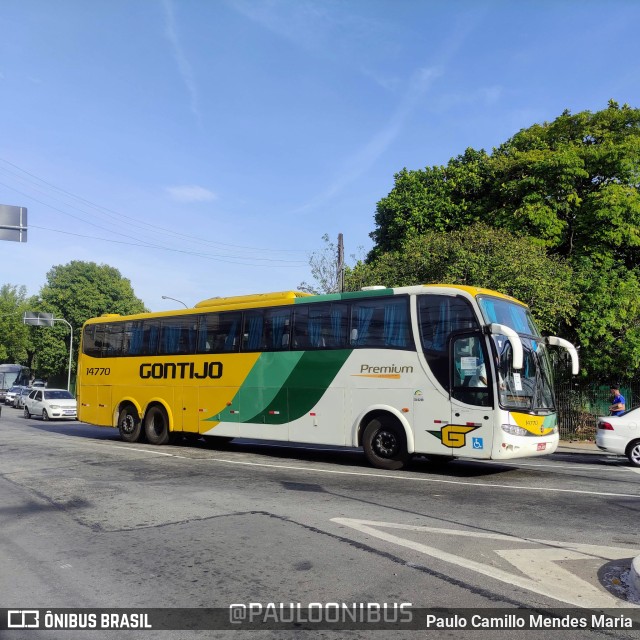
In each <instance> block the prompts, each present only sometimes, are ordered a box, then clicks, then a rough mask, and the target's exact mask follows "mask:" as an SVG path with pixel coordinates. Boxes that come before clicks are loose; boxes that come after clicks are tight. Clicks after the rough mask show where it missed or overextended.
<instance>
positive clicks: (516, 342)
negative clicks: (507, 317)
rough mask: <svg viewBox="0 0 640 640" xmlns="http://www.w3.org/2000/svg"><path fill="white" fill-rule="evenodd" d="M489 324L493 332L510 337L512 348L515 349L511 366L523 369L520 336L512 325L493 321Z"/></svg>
mask: <svg viewBox="0 0 640 640" xmlns="http://www.w3.org/2000/svg"><path fill="white" fill-rule="evenodd" d="M488 326H489V330H490V331H491V333H499V334H500V335H502V336H506V337H507V338H509V341H510V342H511V349H512V350H513V362H512V363H511V366H512V367H513V368H514V369H516V370H520V369H522V365H523V355H522V341H521V340H520V336H519V335H518V334H517V333H516V332H515V331H514V330H513V329H512V328H511V327H507V326H506V325H504V324H498V323H497V322H492V323H491V324H490V325H488Z"/></svg>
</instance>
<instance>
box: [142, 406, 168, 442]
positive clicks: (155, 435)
mask: <svg viewBox="0 0 640 640" xmlns="http://www.w3.org/2000/svg"><path fill="white" fill-rule="evenodd" d="M144 433H145V435H146V436H147V440H148V441H149V442H150V443H151V444H167V443H168V442H169V417H168V416H167V412H166V411H165V410H164V408H163V407H160V406H158V405H156V406H154V407H150V408H149V409H148V410H147V413H146V415H145V417H144Z"/></svg>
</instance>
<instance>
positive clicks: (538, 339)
mask: <svg viewBox="0 0 640 640" xmlns="http://www.w3.org/2000/svg"><path fill="white" fill-rule="evenodd" d="M476 300H477V303H478V306H479V308H480V312H481V314H482V317H483V320H484V323H485V326H486V327H487V328H488V331H489V334H490V338H491V339H490V346H491V358H492V363H491V364H492V370H493V375H494V380H495V381H496V384H497V396H498V405H499V411H498V412H497V416H496V417H497V418H498V422H499V428H498V429H496V437H495V438H494V441H493V449H492V455H491V457H492V458H493V459H496V460H500V459H509V458H520V457H528V456H536V455H545V454H549V453H553V452H554V451H555V450H556V448H557V446H558V442H559V434H558V414H557V409H556V403H555V397H554V390H553V375H552V370H551V363H550V358H549V346H550V345H551V346H554V345H555V346H563V347H565V348H567V349H568V350H569V352H570V354H571V356H572V359H573V371H574V373H577V371H578V360H577V352H576V349H575V347H573V345H571V344H570V343H568V342H566V341H565V340H562V339H560V338H555V337H543V336H542V335H541V334H540V331H539V330H538V327H537V325H536V323H535V321H534V319H533V317H532V316H531V313H530V312H529V309H528V308H527V307H526V306H525V305H523V304H522V303H519V302H517V301H516V300H514V299H512V298H508V297H506V296H505V297H502V296H495V295H489V294H480V295H477V296H476Z"/></svg>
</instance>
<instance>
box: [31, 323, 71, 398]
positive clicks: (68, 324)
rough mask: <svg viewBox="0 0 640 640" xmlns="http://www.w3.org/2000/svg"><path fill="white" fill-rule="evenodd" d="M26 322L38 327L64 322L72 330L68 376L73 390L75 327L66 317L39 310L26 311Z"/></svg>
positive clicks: (68, 381) (68, 384) (68, 385)
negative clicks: (72, 372)
mask: <svg viewBox="0 0 640 640" xmlns="http://www.w3.org/2000/svg"><path fill="white" fill-rule="evenodd" d="M22 322H23V323H24V324H29V325H33V326H36V327H53V323H54V322H64V323H65V324H66V325H67V326H68V327H69V331H71V338H70V339H69V375H68V377H67V391H71V364H72V362H73V327H72V326H71V323H69V322H67V320H65V319H64V318H54V317H53V313H40V312H39V311H25V312H24V315H23V317H22Z"/></svg>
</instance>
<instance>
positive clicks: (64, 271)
mask: <svg viewBox="0 0 640 640" xmlns="http://www.w3.org/2000/svg"><path fill="white" fill-rule="evenodd" d="M37 310H38V311H44V312H50V313H54V314H55V316H56V317H58V318H64V319H65V320H66V321H67V322H69V323H70V324H71V326H72V327H73V332H74V336H76V337H78V336H79V330H80V328H81V327H82V325H83V324H84V323H85V321H86V320H88V319H89V318H93V317H96V316H100V315H102V314H104V313H119V314H122V315H127V314H132V313H141V312H143V311H146V309H145V307H144V303H143V302H142V300H140V299H139V298H137V297H136V296H135V294H134V292H133V289H132V287H131V282H130V281H129V280H128V279H126V278H123V277H122V275H121V274H120V272H119V271H118V270H117V269H115V268H114V267H110V266H108V265H106V264H101V265H98V264H96V263H95V262H82V261H77V260H74V261H72V262H70V263H69V264H66V265H58V266H54V267H52V268H51V269H50V270H49V272H48V273H47V282H46V284H45V285H44V286H43V287H42V289H41V290H40V296H39V303H38V309H37ZM34 341H35V342H36V344H37V367H38V370H39V371H40V372H41V373H42V374H43V375H46V376H52V375H55V374H60V373H62V372H64V371H66V369H67V366H68V358H69V347H68V344H69V329H68V327H67V326H66V325H65V324H63V323H55V325H54V326H53V327H51V328H38V329H37V334H36V336H35V337H34ZM78 344H79V340H76V341H75V345H74V346H75V349H74V351H75V352H76V353H77V349H78Z"/></svg>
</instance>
